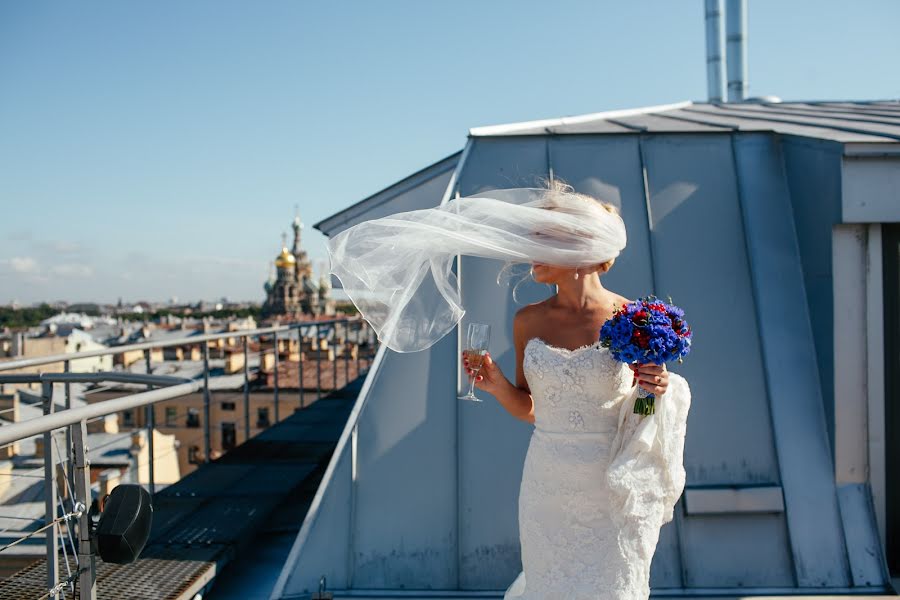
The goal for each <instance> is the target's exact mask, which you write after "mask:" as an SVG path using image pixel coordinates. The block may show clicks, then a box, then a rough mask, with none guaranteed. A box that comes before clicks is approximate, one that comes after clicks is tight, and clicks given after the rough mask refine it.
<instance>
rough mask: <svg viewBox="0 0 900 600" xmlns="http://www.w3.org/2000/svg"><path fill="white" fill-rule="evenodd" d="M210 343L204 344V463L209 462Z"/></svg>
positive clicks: (205, 342)
mask: <svg viewBox="0 0 900 600" xmlns="http://www.w3.org/2000/svg"><path fill="white" fill-rule="evenodd" d="M209 453H210V443H209V342H208V341H204V342H203V462H209Z"/></svg>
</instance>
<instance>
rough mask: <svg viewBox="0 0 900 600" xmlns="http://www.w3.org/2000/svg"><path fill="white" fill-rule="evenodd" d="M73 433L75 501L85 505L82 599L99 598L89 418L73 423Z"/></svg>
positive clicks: (80, 550) (81, 532) (80, 545)
mask: <svg viewBox="0 0 900 600" xmlns="http://www.w3.org/2000/svg"><path fill="white" fill-rule="evenodd" d="M68 429H69V435H71V436H72V441H73V443H74V453H73V454H74V456H73V459H74V463H75V490H74V494H75V499H74V501H75V503H76V504H77V503H81V504H82V505H83V506H84V509H83V512H82V513H81V516H80V517H79V518H78V566H79V568H80V569H81V573H80V574H79V576H78V586H79V588H80V592H81V593H80V595H79V598H80V599H81V600H97V590H96V581H97V564H96V558H95V557H94V553H93V552H92V551H91V517H90V515H89V514H88V508H89V507H90V506H91V471H90V468H91V467H90V465H91V463H90V461H89V460H88V459H87V451H88V448H87V446H86V445H85V444H86V442H87V421H81V422H80V423H78V424H76V425H72V426H71V427H69V428H68Z"/></svg>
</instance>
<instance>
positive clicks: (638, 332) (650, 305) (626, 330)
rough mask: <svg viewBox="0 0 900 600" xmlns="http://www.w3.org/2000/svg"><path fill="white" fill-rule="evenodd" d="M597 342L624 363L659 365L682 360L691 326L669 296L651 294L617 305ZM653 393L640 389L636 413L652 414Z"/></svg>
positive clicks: (688, 350)
mask: <svg viewBox="0 0 900 600" xmlns="http://www.w3.org/2000/svg"><path fill="white" fill-rule="evenodd" d="M600 343H601V345H603V346H605V347H607V348H609V349H610V352H611V354H612V357H613V358H615V359H616V360H620V361H622V362H626V363H639V364H643V363H653V364H656V365H661V364H663V363H665V362H669V361H671V360H677V361H678V362H683V361H682V357H683V356H686V355H687V354H688V353H689V352H690V350H691V328H690V326H689V325H688V324H687V321H685V320H684V311H683V310H682V309H680V308H678V307H677V306H675V305H674V304H672V299H671V298H669V302H668V303H666V302H663V301H662V300H659V299H658V298H657V297H656V296H653V295H650V296H645V297H642V298H638V299H637V300H635V301H634V302H631V303H628V304H623V305H622V308H617V309H616V311H615V312H614V313H613V316H612V317H610V318H609V319H608V320H607V321H606V322H605V323H604V324H603V327H601V328H600ZM654 398H655V396H654V395H653V394H652V393H650V392H648V391H647V390H645V389H644V388H639V390H638V399H637V400H636V401H635V403H634V412H635V414H641V415H652V414H653V413H654V411H655V406H654Z"/></svg>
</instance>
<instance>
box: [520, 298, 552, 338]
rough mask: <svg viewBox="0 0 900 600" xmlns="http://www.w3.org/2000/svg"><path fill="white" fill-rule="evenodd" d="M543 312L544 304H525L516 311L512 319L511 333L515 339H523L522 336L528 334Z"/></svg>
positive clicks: (544, 309)
mask: <svg viewBox="0 0 900 600" xmlns="http://www.w3.org/2000/svg"><path fill="white" fill-rule="evenodd" d="M545 311H546V306H545V305H544V302H535V303H534V304H526V305H525V306H523V307H522V308H520V309H519V310H517V311H516V314H515V316H514V317H513V333H514V334H515V335H516V337H520V338H521V337H524V334H526V333H528V332H529V331H530V330H531V329H532V327H533V326H534V324H535V323H537V322H539V321H540V319H541V317H542V315H544V314H545Z"/></svg>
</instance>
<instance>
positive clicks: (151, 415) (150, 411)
mask: <svg viewBox="0 0 900 600" xmlns="http://www.w3.org/2000/svg"><path fill="white" fill-rule="evenodd" d="M144 363H145V365H146V367H147V375H150V374H151V372H150V371H151V367H150V350H149V349H147V350H144ZM147 389H148V390H152V389H153V386H152V385H150V384H147ZM144 418H145V420H146V421H147V451H148V452H149V454H150V464H149V465H148V467H149V469H148V477H149V483H150V485H149V487H148V490H149V491H150V495H151V496H153V495H154V494H156V475H155V472H154V468H155V465H154V462H156V453H155V452H154V451H153V430H154V429H156V411H155V410H154V408H153V405H152V404H148V405H147V406H145V407H144ZM137 475H138V484H140V477H141V466H140V462H139V463H138V472H137Z"/></svg>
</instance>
